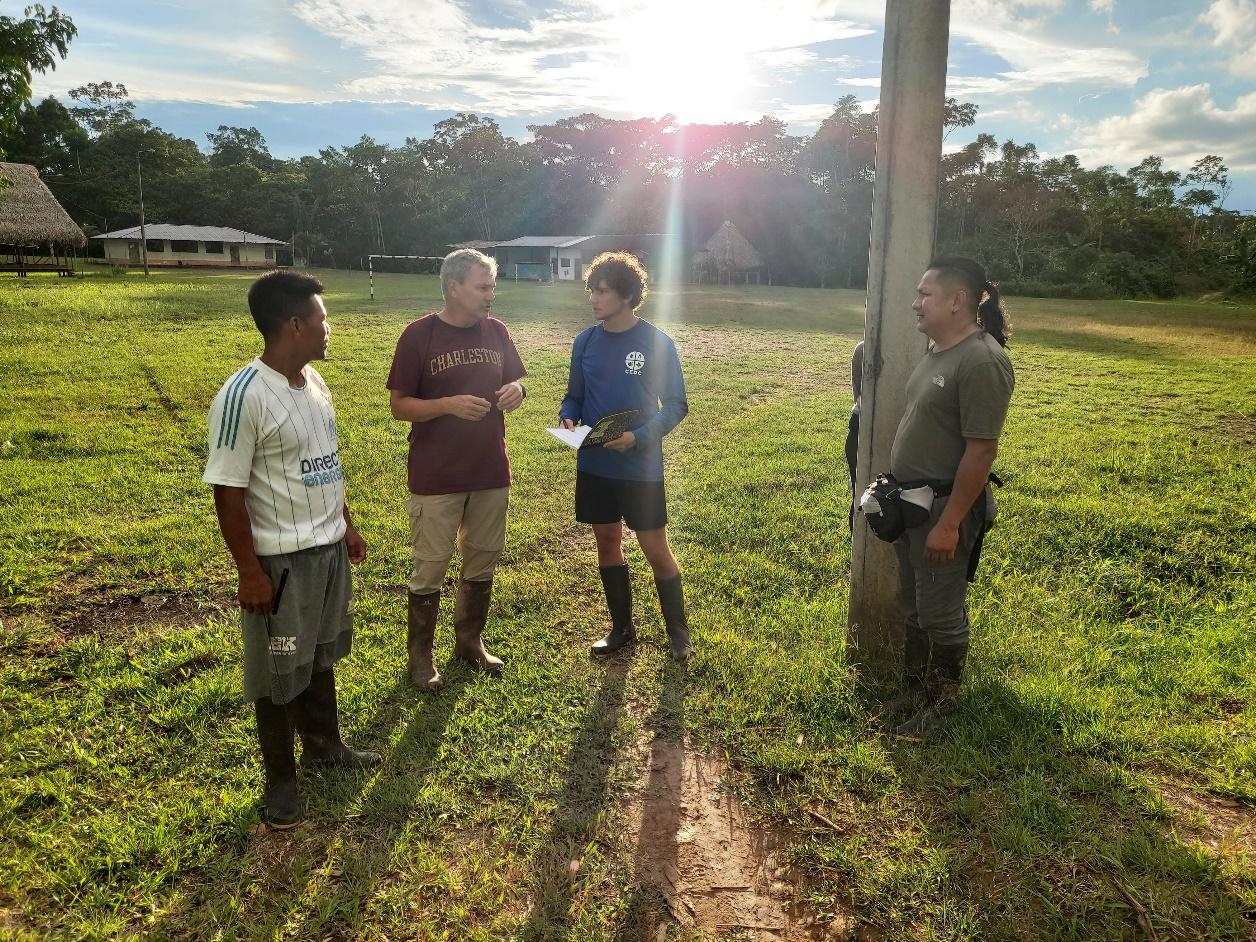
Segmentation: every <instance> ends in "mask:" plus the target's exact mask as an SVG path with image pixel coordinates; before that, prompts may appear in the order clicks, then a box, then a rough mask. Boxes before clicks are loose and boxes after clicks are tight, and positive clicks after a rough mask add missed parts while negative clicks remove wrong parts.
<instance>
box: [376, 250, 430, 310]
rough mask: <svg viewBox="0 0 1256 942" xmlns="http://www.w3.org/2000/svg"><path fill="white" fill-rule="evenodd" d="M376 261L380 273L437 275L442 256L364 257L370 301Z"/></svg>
mask: <svg viewBox="0 0 1256 942" xmlns="http://www.w3.org/2000/svg"><path fill="white" fill-rule="evenodd" d="M377 260H378V264H379V266H380V269H379V270H380V272H384V271H389V272H395V273H398V274H403V275H437V274H440V263H441V262H443V261H444V260H445V257H444V256H443V255H368V256H367V257H366V272H367V280H368V281H369V283H370V286H371V300H372V301H374V300H375V266H376V262H377Z"/></svg>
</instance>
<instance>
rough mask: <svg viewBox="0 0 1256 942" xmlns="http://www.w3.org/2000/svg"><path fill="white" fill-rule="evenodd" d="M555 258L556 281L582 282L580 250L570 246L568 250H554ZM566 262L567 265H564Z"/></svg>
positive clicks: (582, 269)
mask: <svg viewBox="0 0 1256 942" xmlns="http://www.w3.org/2000/svg"><path fill="white" fill-rule="evenodd" d="M554 254H555V256H556V257H557V258H558V280H559V281H583V280H584V267H583V265H582V260H581V257H580V249H579V248H578V247H576V246H572V247H571V248H569V249H555V250H554ZM564 261H566V262H567V263H568V264H567V265H564V264H563V262H564Z"/></svg>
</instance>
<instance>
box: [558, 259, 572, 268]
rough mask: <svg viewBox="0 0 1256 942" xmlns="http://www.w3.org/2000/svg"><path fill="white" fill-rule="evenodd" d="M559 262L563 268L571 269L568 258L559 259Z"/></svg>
mask: <svg viewBox="0 0 1256 942" xmlns="http://www.w3.org/2000/svg"><path fill="white" fill-rule="evenodd" d="M559 261H560V262H561V263H562V266H563V268H570V267H571V259H569V258H561V259H559Z"/></svg>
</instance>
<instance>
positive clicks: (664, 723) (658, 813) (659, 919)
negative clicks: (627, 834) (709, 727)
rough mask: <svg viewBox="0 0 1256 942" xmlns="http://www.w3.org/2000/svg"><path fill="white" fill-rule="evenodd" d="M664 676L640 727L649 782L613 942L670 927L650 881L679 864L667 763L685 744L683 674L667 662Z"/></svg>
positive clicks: (679, 812)
mask: <svg viewBox="0 0 1256 942" xmlns="http://www.w3.org/2000/svg"><path fill="white" fill-rule="evenodd" d="M664 670H665V673H664V675H663V689H662V691H661V692H660V693H659V702H658V706H656V707H655V709H654V712H653V713H652V714H651V715H650V718H649V719H648V720H647V721H646V724H645V726H646V730H647V732H650V733H653V736H652V738H651V741H650V755H649V759H648V760H647V761H648V763H649V764H648V766H647V768H648V769H649V779H648V780H647V782H646V786H645V789H644V792H643V793H644V795H645V796H646V797H645V799H644V801H643V804H642V807H641V812H640V813H641V826H640V830H639V833H638V838H637V850H636V853H635V854H634V855H633V866H632V872H633V875H632V886H631V888H630V890H629V896H628V898H627V900H626V902H625V907H624V908H625V912H624V916H623V918H622V919H621V920H620V923H619V926H618V927H617V929H616V932H615V935H614V940H615V942H653V940H654V939H655V938H657V933H658V931H659V929H658V927H659V925H660V924H662V923H665V922H670V921H671V919H670V917H669V914H668V913H669V906H668V900H667V899H665V898H664V896H663V894H662V893H660V892H659V890H658V888H657V886H655V885H654V882H653V881H652V880H651V879H650V875H651V874H659V873H662V874H668V873H671V874H674V873H676V871H677V863H678V861H679V858H680V850H679V846H678V842H677V836H678V833H679V831H680V826H681V821H682V818H683V812H684V809H683V808H682V807H681V795H680V792H679V790H678V788H677V787H676V786H675V785H674V783H673V781H672V780H671V779H669V768H668V760H669V754H670V753H672V752H674V748H675V746H676V745H677V744H679V743H683V742H684V738H685V692H686V669H685V668H684V667H680V666H677V665H675V664H672V663H670V662H669V663H668V664H667V666H666V668H665V669H664ZM669 746H670V747H671V748H668V747H669ZM673 771H674V770H673ZM676 915H679V916H681V917H682V918H683V917H684V914H676Z"/></svg>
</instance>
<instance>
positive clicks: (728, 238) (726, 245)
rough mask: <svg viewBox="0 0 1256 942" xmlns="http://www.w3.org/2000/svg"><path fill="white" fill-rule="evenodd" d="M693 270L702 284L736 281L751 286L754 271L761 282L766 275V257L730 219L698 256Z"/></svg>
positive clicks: (694, 257) (695, 256)
mask: <svg viewBox="0 0 1256 942" xmlns="http://www.w3.org/2000/svg"><path fill="white" fill-rule="evenodd" d="M693 269H694V274H695V276H696V277H697V280H698V282H699V283H701V282H702V281H703V280H704V279H707V278H709V279H711V280H713V281H716V282H721V281H723V282H729V283H732V282H733V281H734V280H736V281H741V282H743V283H745V284H749V282H750V273H751V272H753V273H754V279H755V282H756V283H758V282H759V281H760V279H761V278H762V274H763V256H762V255H760V254H759V250H758V249H756V248H755V247H754V246H753V245H751V244H750V240H749V239H747V238H746V237H745V236H744V235H742V234H741V230H740V229H738V228H737V227H736V226H735V225H734V224H733V223H731V222H729V221H728V220H727V219H726V220H724V223H723V225H721V226H720V227H719V228H718V229H716V230H715V234H714V235H712V236H711V238H709V239H707V241H706V244H705V245H704V246H703V247H702V248H701V249H699V250H698V251H697V252H695V253H694V256H693Z"/></svg>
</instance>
